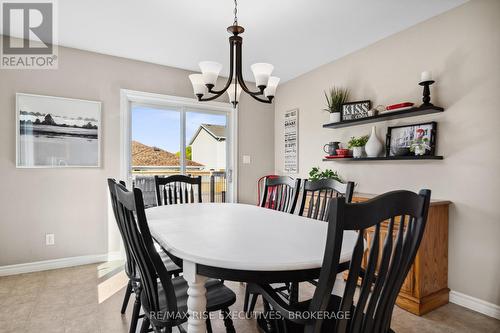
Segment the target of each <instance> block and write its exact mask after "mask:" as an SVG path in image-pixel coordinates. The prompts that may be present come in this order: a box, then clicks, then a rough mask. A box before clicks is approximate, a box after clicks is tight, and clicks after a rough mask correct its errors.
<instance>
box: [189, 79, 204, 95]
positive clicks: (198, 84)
mask: <svg viewBox="0 0 500 333" xmlns="http://www.w3.org/2000/svg"><path fill="white" fill-rule="evenodd" d="M189 79H190V80H191V84H192V85H193V91H194V94H195V95H204V94H205V93H207V91H208V89H207V87H206V86H205V82H203V75H201V74H191V75H189Z"/></svg>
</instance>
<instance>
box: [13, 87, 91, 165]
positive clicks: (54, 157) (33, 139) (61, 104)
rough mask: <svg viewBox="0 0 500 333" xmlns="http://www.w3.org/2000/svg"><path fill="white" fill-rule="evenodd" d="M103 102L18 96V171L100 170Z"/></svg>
mask: <svg viewBox="0 0 500 333" xmlns="http://www.w3.org/2000/svg"><path fill="white" fill-rule="evenodd" d="M100 155H101V102H94V101H86V100H79V99H70V98H62V97H51V96H40V95H30V94H21V93H18V94H16V166H17V167H18V168H64V167H99V166H100V157H101V156H100Z"/></svg>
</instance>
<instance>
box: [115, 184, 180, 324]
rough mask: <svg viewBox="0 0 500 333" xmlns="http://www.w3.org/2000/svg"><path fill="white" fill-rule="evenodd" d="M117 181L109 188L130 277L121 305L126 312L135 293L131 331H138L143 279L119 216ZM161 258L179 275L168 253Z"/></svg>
mask: <svg viewBox="0 0 500 333" xmlns="http://www.w3.org/2000/svg"><path fill="white" fill-rule="evenodd" d="M116 184H117V183H116V181H115V180H114V179H112V178H108V189H109V194H110V198H111V206H112V208H113V214H114V217H115V221H116V224H117V226H118V231H119V232H120V236H121V238H122V241H123V247H124V248H125V258H126V261H125V273H126V274H127V277H128V284H127V289H126V290H125V297H124V298H123V303H122V307H121V313H122V314H124V313H125V311H126V310H127V305H128V302H129V299H130V295H131V294H132V293H135V302H134V309H133V310H132V318H131V321H130V332H131V333H132V332H134V333H135V331H136V327H137V322H138V320H139V311H140V309H141V300H140V289H141V279H140V276H139V272H138V271H137V266H136V263H135V260H134V258H133V256H132V252H131V249H130V245H129V242H128V241H127V238H126V237H125V227H124V226H123V224H122V223H121V220H120V219H119V216H118V204H117V197H116V191H115V185H116ZM120 184H121V185H122V186H123V187H125V183H124V182H123V181H120ZM160 257H161V260H162V262H163V264H164V265H165V266H166V267H167V269H168V271H169V272H171V274H172V275H174V276H178V275H179V274H180V273H181V272H182V270H181V269H180V268H179V267H178V266H177V265H176V264H175V263H174V262H173V261H172V259H170V258H169V257H168V255H167V254H166V253H160Z"/></svg>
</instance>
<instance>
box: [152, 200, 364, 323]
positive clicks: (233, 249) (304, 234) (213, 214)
mask: <svg viewBox="0 0 500 333" xmlns="http://www.w3.org/2000/svg"><path fill="white" fill-rule="evenodd" d="M146 216H147V218H148V224H149V228H150V230H151V234H152V235H153V237H154V238H155V240H156V241H157V242H158V243H159V244H160V245H161V246H162V247H163V248H164V249H165V250H166V251H168V253H169V254H170V255H171V256H172V257H173V259H174V261H176V262H177V263H179V264H180V263H182V267H183V276H184V279H185V280H186V281H187V283H188V301H187V306H188V314H189V318H188V333H205V332H206V323H205V320H204V318H203V316H201V315H200V314H203V313H205V311H206V304H207V299H206V295H205V294H206V289H205V281H206V280H207V278H220V279H225V280H231V281H240V282H256V283H274V282H295V281H307V280H312V279H316V278H318V276H319V271H320V268H321V264H322V261H323V255H324V250H325V244H326V236H327V227H328V225H327V223H326V222H323V221H317V220H313V219H309V218H305V217H301V216H298V215H293V214H288V213H283V212H279V211H275V210H271V209H266V208H261V207H258V206H252V205H247V204H237V203H199V204H178V205H167V206H159V207H154V208H149V209H147V210H146ZM356 239H357V233H356V232H353V231H346V232H345V233H344V239H343V243H342V251H341V262H348V261H349V260H350V258H351V255H352V251H353V248H354V244H355V242H356ZM176 259H177V260H176Z"/></svg>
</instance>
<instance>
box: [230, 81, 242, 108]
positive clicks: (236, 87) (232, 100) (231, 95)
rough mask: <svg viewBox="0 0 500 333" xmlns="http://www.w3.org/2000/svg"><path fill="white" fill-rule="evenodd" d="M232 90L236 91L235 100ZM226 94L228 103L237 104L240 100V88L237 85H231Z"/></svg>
mask: <svg viewBox="0 0 500 333" xmlns="http://www.w3.org/2000/svg"><path fill="white" fill-rule="evenodd" d="M234 89H236V100H235V99H234V98H235V96H234ZM227 94H228V95H229V102H230V103H233V104H234V102H236V103H238V102H239V100H240V94H241V87H240V85H239V84H236V83H233V84H231V87H229V89H227Z"/></svg>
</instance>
